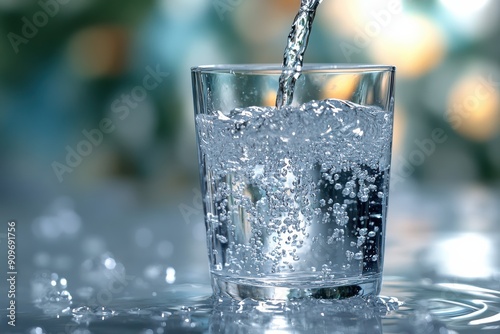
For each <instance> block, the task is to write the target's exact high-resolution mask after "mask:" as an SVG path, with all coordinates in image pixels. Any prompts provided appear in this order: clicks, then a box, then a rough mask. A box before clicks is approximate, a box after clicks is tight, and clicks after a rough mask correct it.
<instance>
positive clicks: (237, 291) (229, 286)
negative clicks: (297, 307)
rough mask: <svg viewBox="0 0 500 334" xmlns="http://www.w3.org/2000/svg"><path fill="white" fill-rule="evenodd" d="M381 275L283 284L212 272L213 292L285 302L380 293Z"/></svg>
mask: <svg viewBox="0 0 500 334" xmlns="http://www.w3.org/2000/svg"><path fill="white" fill-rule="evenodd" d="M381 286H382V275H381V274H378V275H371V276H369V277H363V278H360V279H349V280H342V282H338V283H336V282H331V283H330V284H324V285H322V286H305V287H290V286H288V287H286V286H273V285H263V284H253V283H248V282H247V281H245V282H241V281H235V280H229V279H227V277H222V276H217V275H212V287H213V289H214V292H215V294H216V295H220V296H228V297H231V298H234V299H237V300H243V299H246V298H251V299H255V300H276V301H286V300H294V299H301V298H315V299H345V298H350V297H355V296H376V295H378V294H379V293H380V289H381Z"/></svg>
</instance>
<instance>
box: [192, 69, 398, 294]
mask: <svg viewBox="0 0 500 334" xmlns="http://www.w3.org/2000/svg"><path fill="white" fill-rule="evenodd" d="M282 70H283V69H282V67H281V66H280V65H212V66H199V67H193V68H192V69H191V73H192V84H193V98H194V106H195V108H194V109H195V119H196V133H197V142H198V153H199V166H200V177H201V189H202V197H203V202H204V216H205V224H206V231H207V234H206V235H207V245H208V257H209V262H210V273H211V280H212V286H213V290H214V293H215V294H217V295H225V296H230V297H232V298H236V299H245V298H253V299H257V300H291V299H296V298H305V297H310V298H337V299H342V298H348V297H352V296H368V295H377V294H378V293H379V292H380V288H381V283H382V269H383V262H384V240H385V231H386V217H387V204H388V193H389V170H390V160H391V146H392V125H393V110H394V80H395V68H394V67H393V66H385V65H351V64H350V65H342V64H310V65H305V66H303V68H302V70H301V72H300V73H296V78H297V81H296V84H295V90H294V95H293V100H292V103H291V104H290V105H288V106H285V107H282V108H280V109H276V108H275V107H274V104H275V99H276V93H277V89H278V81H279V77H280V75H281V73H282Z"/></svg>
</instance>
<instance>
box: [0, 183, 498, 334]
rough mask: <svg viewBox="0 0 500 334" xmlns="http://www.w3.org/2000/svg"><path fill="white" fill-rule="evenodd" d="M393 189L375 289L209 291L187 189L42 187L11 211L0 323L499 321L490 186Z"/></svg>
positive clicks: (400, 326) (335, 328) (460, 327)
mask: <svg viewBox="0 0 500 334" xmlns="http://www.w3.org/2000/svg"><path fill="white" fill-rule="evenodd" d="M110 191H111V194H110ZM113 191H116V193H115V194H116V195H118V194H120V196H110V195H113V194H114V193H113ZM392 195H393V196H392V198H391V203H390V205H391V209H390V215H389V220H388V224H389V225H388V232H387V233H388V234H387V245H386V247H387V248H386V259H385V275H384V285H383V290H382V295H381V296H380V297H376V298H369V299H361V298H352V299H349V300H341V301H339V300H302V301H300V302H299V301H294V302H288V303H270V302H268V303H265V302H258V301H253V300H244V301H233V300H229V299H219V298H214V297H213V296H212V295H211V288H210V286H209V284H208V281H209V280H208V272H207V263H206V249H205V243H204V227H203V221H202V217H201V211H200V210H199V207H198V206H197V203H196V200H193V199H192V195H189V194H187V195H186V196H185V198H186V200H185V201H184V202H183V203H185V204H184V205H183V204H182V203H181V205H175V206H173V207H170V208H163V207H162V208H155V207H151V206H150V207H145V206H144V205H138V204H137V203H135V202H134V200H133V199H130V198H128V197H127V196H124V195H123V189H122V188H120V189H115V190H108V191H107V192H106V193H105V194H101V195H99V194H98V195H97V196H93V197H91V198H89V197H82V198H79V197H76V196H75V197H62V198H61V197H57V198H51V199H48V200H47V203H42V204H40V205H39V207H38V208H37V209H36V210H33V212H32V211H30V212H24V213H23V212H22V211H21V210H20V211H19V215H18V216H17V217H16V242H17V245H18V248H17V262H16V265H17V268H16V270H17V276H16V299H15V300H16V314H15V324H16V326H15V327H13V326H9V325H8V323H7V321H8V315H9V310H7V305H8V304H7V301H6V299H5V298H4V296H6V295H7V286H6V285H5V284H2V285H1V286H0V287H1V288H2V291H1V294H2V300H1V303H2V304H1V307H2V310H1V314H0V316H1V323H0V332H1V333H36V334H39V333H47V334H49V333H147V334H154V333H158V334H161V333H306V332H307V333H438V334H444V333H500V252H499V251H500V243H499V237H500V231H499V230H500V229H499V228H498V226H499V224H500V213H499V210H500V206H499V205H498V204H499V203H500V196H499V193H498V191H495V190H491V189H484V188H472V187H471V188H466V189H458V190H453V191H450V190H446V191H439V190H428V189H427V190H421V189H405V190H400V191H399V192H395V193H393V194H392ZM100 196H102V197H100ZM109 198H113V200H112V201H111V202H110V200H109ZM33 207H36V206H33ZM111 208H112V209H111ZM186 210H187V211H186ZM189 210H190V211H189ZM186 212H188V213H189V214H186ZM4 226H6V225H5V224H4ZM3 232H4V231H2V233H3ZM3 241H4V240H2V242H3ZM1 247H3V248H2V254H6V251H5V249H4V248H5V244H3V243H2V245H1ZM3 262H5V261H3ZM0 269H1V271H2V272H4V273H6V272H7V268H6V266H5V263H2V267H1V268H0ZM6 319H7V320H6Z"/></svg>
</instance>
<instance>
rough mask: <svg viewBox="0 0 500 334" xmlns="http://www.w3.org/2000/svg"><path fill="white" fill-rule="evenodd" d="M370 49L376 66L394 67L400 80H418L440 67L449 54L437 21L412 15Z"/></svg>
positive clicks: (383, 35)
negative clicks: (389, 65)
mask: <svg viewBox="0 0 500 334" xmlns="http://www.w3.org/2000/svg"><path fill="white" fill-rule="evenodd" d="M369 49H370V53H371V55H372V58H373V60H374V61H375V62H377V63H382V64H391V65H395V66H396V67H397V73H398V75H399V77H417V76H421V75H423V74H425V73H427V72H429V71H430V70H432V69H433V68H435V67H436V66H437V65H438V64H439V63H441V61H442V60H443V57H444V56H445V54H446V41H445V37H444V34H443V32H442V30H441V28H440V27H439V26H438V25H437V24H436V23H435V22H434V21H431V20H430V19H429V18H428V17H426V16H423V15H418V14H412V15H406V16H405V17H404V18H398V19H396V20H395V22H394V23H393V24H392V26H391V28H390V29H385V30H383V31H382V33H381V37H380V38H378V39H376V40H374V41H373V42H372V43H371V44H370V47H369Z"/></svg>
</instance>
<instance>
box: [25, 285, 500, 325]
mask: <svg viewBox="0 0 500 334" xmlns="http://www.w3.org/2000/svg"><path fill="white" fill-rule="evenodd" d="M485 286H487V285H485ZM48 293H52V294H53V292H50V291H49V292H48ZM383 293H385V294H388V295H390V296H393V297H376V298H368V299H362V298H351V299H348V300H325V299H308V300H302V301H292V302H280V303H271V302H261V301H255V300H243V301H236V300H231V299H217V298H214V297H212V296H211V288H210V286H207V285H191V284H189V285H173V286H171V287H170V288H169V290H166V291H163V292H158V293H157V294H156V296H154V297H153V296H152V297H148V298H136V297H122V298H117V299H116V300H114V301H113V302H112V303H110V304H109V305H106V306H90V305H85V304H84V303H83V302H81V301H78V300H75V299H74V300H73V304H72V305H71V306H70V307H69V308H68V306H67V305H68V303H67V300H66V299H63V300H62V303H64V305H63V306H65V307H62V308H61V307H56V305H55V304H54V303H55V302H54V300H51V301H47V304H46V306H47V307H46V308H45V306H44V305H43V304H40V302H39V301H38V303H34V307H32V309H31V311H30V312H25V313H23V314H20V315H19V319H20V320H19V322H18V324H19V326H18V327H17V328H16V329H17V330H19V329H20V330H22V331H23V332H26V333H30V334H43V333H46V334H49V333H75V334H77V333H86V334H88V333H118V332H119V333H141V334H162V333H309V334H310V333H385V334H387V333H394V334H396V333H398V334H399V333H436V334H446V333H449V334H454V333H479V332H480V333H498V332H499V331H500V292H499V291H496V290H493V289H489V288H482V287H479V286H476V285H470V284H464V283H458V282H453V283H448V282H430V281H428V280H427V281H426V280H423V281H421V282H418V283H414V282H410V281H407V280H404V279H401V278H387V279H386V280H385V283H384V289H383ZM16 332H18V331H16Z"/></svg>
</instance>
